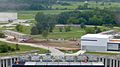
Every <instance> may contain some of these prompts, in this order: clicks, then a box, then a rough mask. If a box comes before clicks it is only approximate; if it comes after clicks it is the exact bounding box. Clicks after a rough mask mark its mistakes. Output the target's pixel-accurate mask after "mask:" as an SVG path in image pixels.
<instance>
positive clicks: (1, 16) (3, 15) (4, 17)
mask: <svg viewBox="0 0 120 67" xmlns="http://www.w3.org/2000/svg"><path fill="white" fill-rule="evenodd" d="M17 19H18V15H17V13H10V12H0V21H1V22H7V21H9V20H11V21H14V20H17Z"/></svg>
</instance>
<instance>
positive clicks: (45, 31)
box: [42, 30, 49, 38]
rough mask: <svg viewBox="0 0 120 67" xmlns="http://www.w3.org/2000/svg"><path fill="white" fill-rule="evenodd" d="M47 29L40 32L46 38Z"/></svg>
mask: <svg viewBox="0 0 120 67" xmlns="http://www.w3.org/2000/svg"><path fill="white" fill-rule="evenodd" d="M48 32H49V31H48V30H44V31H43V32H42V36H43V37H44V38H47V36H48Z"/></svg>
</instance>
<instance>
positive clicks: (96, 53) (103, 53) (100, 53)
mask: <svg viewBox="0 0 120 67" xmlns="http://www.w3.org/2000/svg"><path fill="white" fill-rule="evenodd" d="M85 54H95V55H119V54H120V53H106V52H86V53H85Z"/></svg>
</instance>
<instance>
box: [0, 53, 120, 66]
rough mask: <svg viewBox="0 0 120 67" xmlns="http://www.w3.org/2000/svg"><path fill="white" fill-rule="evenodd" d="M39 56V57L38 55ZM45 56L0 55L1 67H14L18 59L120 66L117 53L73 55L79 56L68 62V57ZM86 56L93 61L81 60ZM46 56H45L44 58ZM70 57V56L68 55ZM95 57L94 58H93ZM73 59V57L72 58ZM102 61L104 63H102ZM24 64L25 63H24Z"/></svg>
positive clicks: (44, 63)
mask: <svg viewBox="0 0 120 67" xmlns="http://www.w3.org/2000/svg"><path fill="white" fill-rule="evenodd" d="M29 56H31V58H32V59H34V61H33V60H30V58H29V59H28V57H29ZM36 56H37V57H36ZM45 56H46V57H47V55H45V54H40V55H23V56H11V57H0V67H12V64H14V63H15V61H16V59H21V60H23V61H25V60H27V61H26V63H25V65H31V64H30V63H32V64H34V63H36V64H38V63H39V64H38V65H49V64H50V65H52V64H53V65H61V64H63V65H64V64H65V65H82V64H84V65H87V64H88V65H92V64H96V63H97V64H98V63H100V64H102V63H104V67H120V56H119V55H117V56H114V57H113V56H101V55H93V54H92V55H91V54H86V55H84V54H83V55H80V56H71V57H72V58H77V59H74V61H73V62H67V61H68V60H69V59H67V61H66V58H65V57H64V56H50V55H49V58H45ZM84 56H88V57H89V60H88V61H90V60H93V62H92V63H91V62H90V63H89V62H87V63H85V62H80V61H82V60H84ZM42 57H44V58H45V59H44V58H42ZM67 57H69V56H67ZM93 57H94V58H93ZM56 58H60V59H61V61H60V62H59V61H56V60H55V59H56ZM35 59H37V60H35ZM50 59H51V60H52V61H51V62H43V60H46V61H49V60H50ZM78 59H79V60H80V61H78ZM70 60H71V59H70ZM101 62H102V63H101ZM22 64H24V63H22ZM34 65H35V64H34Z"/></svg>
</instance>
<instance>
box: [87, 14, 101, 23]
mask: <svg viewBox="0 0 120 67" xmlns="http://www.w3.org/2000/svg"><path fill="white" fill-rule="evenodd" d="M89 22H90V23H91V25H102V24H103V20H102V18H101V17H99V18H98V17H97V16H96V15H94V16H93V17H91V18H89Z"/></svg>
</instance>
